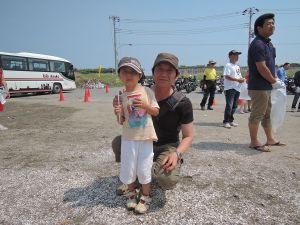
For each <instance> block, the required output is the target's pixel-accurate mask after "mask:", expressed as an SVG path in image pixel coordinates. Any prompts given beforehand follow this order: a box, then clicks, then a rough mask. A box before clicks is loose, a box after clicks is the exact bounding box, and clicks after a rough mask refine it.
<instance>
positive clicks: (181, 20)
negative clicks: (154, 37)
mask: <svg viewBox="0 0 300 225" xmlns="http://www.w3.org/2000/svg"><path fill="white" fill-rule="evenodd" d="M240 14H241V12H231V13H225V14H217V15H211V16H203V17H190V18H167V19H155V20H153V19H122V22H125V23H186V22H188V23H189V22H197V21H200V22H202V21H205V20H216V19H226V18H231V17H234V16H238V15H240Z"/></svg>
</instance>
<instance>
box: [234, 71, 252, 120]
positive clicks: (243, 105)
mask: <svg viewBox="0 0 300 225" xmlns="http://www.w3.org/2000/svg"><path fill="white" fill-rule="evenodd" d="M248 80H249V72H248V70H247V73H246V76H245V82H244V83H242V84H241V92H240V97H239V100H238V108H237V113H240V114H243V113H248V112H250V111H251V109H250V105H251V98H250V96H249V95H248Z"/></svg>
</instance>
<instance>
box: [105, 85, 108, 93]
mask: <svg viewBox="0 0 300 225" xmlns="http://www.w3.org/2000/svg"><path fill="white" fill-rule="evenodd" d="M108 89H109V88H108V84H106V85H105V93H108V91H109V90H108Z"/></svg>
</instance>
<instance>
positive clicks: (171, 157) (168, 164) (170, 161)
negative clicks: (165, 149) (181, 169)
mask: <svg viewBox="0 0 300 225" xmlns="http://www.w3.org/2000/svg"><path fill="white" fill-rule="evenodd" d="M177 161H178V157H177V154H176V152H170V153H169V154H168V155H167V156H166V157H165V158H164V160H163V161H162V167H163V169H164V170H166V171H167V172H170V171H172V170H174V169H175V167H176V165H177Z"/></svg>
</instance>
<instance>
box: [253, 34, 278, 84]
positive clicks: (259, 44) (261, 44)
mask: <svg viewBox="0 0 300 225" xmlns="http://www.w3.org/2000/svg"><path fill="white" fill-rule="evenodd" d="M275 57H276V50H275V48H274V46H273V45H272V43H271V39H265V38H263V37H262V36H259V35H258V36H256V38H255V39H254V40H253V41H252V42H251V44H250V47H249V50H248V68H249V81H248V90H272V85H271V84H270V82H269V81H267V80H266V79H265V78H263V76H262V75H261V74H260V73H259V71H258V69H257V67H256V62H262V61H265V62H266V65H267V67H268V68H269V70H270V71H271V73H272V75H273V76H275Z"/></svg>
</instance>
